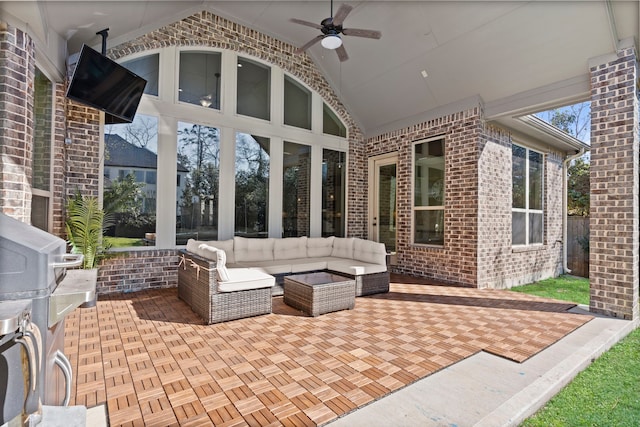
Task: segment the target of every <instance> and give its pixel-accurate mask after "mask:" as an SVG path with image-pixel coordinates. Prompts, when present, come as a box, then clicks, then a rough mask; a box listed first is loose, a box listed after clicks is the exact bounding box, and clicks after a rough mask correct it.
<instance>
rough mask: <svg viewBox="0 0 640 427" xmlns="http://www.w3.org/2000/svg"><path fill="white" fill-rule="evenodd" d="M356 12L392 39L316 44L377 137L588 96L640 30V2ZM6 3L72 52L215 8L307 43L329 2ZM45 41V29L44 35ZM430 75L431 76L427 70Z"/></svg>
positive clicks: (349, 23)
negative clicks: (104, 35) (598, 64)
mask: <svg viewBox="0 0 640 427" xmlns="http://www.w3.org/2000/svg"><path fill="white" fill-rule="evenodd" d="M342 3H348V4H350V5H351V6H353V11H352V12H351V13H350V14H349V16H347V18H346V19H345V22H344V26H345V28H366V29H376V30H379V31H381V32H382V38H381V39H380V40H370V39H363V38H356V37H349V36H344V37H343V40H344V45H345V48H346V49H347V52H348V54H349V57H350V59H349V60H347V61H345V62H342V63H341V62H339V61H338V58H337V56H336V54H335V52H333V51H328V50H325V49H324V48H323V47H322V46H321V45H320V44H319V43H318V44H316V45H314V46H313V47H311V48H310V49H309V50H308V53H309V55H311V57H312V58H313V60H314V61H315V62H316V63H317V64H318V66H319V68H320V69H321V71H322V72H323V73H324V75H325V77H326V78H327V80H328V81H329V83H330V84H331V85H332V86H333V88H334V89H335V91H336V92H337V93H338V96H339V97H340V98H341V99H342V101H343V102H344V104H345V105H346V106H347V108H348V109H349V111H350V112H351V114H352V116H353V117H354V118H355V120H356V121H357V122H358V123H359V125H360V126H361V127H362V129H363V131H364V132H365V134H367V135H375V134H377V133H379V132H383V131H386V130H393V129H398V128H400V127H402V126H405V125H408V124H412V123H415V122H418V121H422V120H424V119H425V118H428V117H432V116H434V115H436V114H441V113H442V112H448V111H459V110H460V107H464V106H465V104H470V103H477V102H478V100H479V101H480V102H482V103H483V104H484V106H485V111H486V113H487V115H488V116H489V118H497V117H501V116H509V115H516V114H523V113H531V112H534V111H535V110H539V109H542V108H546V107H550V106H557V105H560V104H563V103H564V104H567V103H570V102H574V101H577V100H583V99H586V98H587V97H588V91H589V61H590V60H593V59H596V60H597V58H599V57H602V56H603V55H610V54H615V52H616V50H617V48H618V46H619V42H620V41H621V40H626V42H627V44H628V43H629V39H631V38H633V37H638V31H639V29H638V21H639V18H640V16H639V15H640V11H639V7H638V6H639V2H638V1H602V0H582V1H580V0H576V1H558V0H555V1H553V0H552V1H347V2H341V1H336V3H335V5H334V10H336V9H337V8H338V7H339V5H340V4H342ZM0 8H2V9H4V10H5V11H8V13H10V14H11V15H12V16H17V17H18V18H19V19H21V20H22V21H24V22H28V23H29V25H30V27H31V28H33V29H34V31H35V32H36V34H46V32H47V31H53V32H55V33H57V34H58V35H60V37H62V38H63V39H64V40H66V41H67V53H68V54H73V53H75V52H77V51H78V50H79V49H80V47H81V45H82V44H83V43H87V44H89V45H92V46H97V47H99V45H100V37H99V36H96V34H95V33H96V32H97V31H99V30H102V29H104V28H109V29H110V31H109V41H108V45H109V47H111V46H114V45H115V44H117V43H120V42H123V41H126V40H128V39H130V38H133V37H135V36H138V35H140V34H143V33H145V32H147V31H149V30H152V29H155V28H158V27H160V26H162V25H165V24H168V23H171V22H173V21H176V20H179V19H181V18H184V17H186V16H188V15H190V14H192V13H195V12H198V11H201V10H209V11H211V12H212V13H214V14H217V15H220V16H223V17H225V18H229V19H231V20H233V21H236V22H238V23H241V24H244V25H247V26H249V27H252V28H255V29H257V30H259V31H261V32H264V33H266V34H268V35H270V36H273V37H276V38H278V39H280V40H283V41H285V42H288V43H291V44H293V45H295V46H301V45H303V44H304V43H306V42H307V41H309V40H310V39H312V38H313V37H315V36H316V35H318V34H319V30H316V29H314V28H311V27H305V26H302V25H297V24H294V23H292V22H290V21H289V19H290V18H299V19H303V20H306V21H311V22H314V23H320V21H322V19H324V18H326V17H328V16H329V14H330V12H329V10H330V2H329V0H326V1H162V0H149V1H125V0H120V1H86V0H85V1H69V0H67V1H39V2H35V1H29V0H25V1H16V2H14V1H8V2H7V1H5V2H3V5H2V6H0ZM42 37H44V36H42ZM422 71H425V73H426V74H427V77H423V73H422Z"/></svg>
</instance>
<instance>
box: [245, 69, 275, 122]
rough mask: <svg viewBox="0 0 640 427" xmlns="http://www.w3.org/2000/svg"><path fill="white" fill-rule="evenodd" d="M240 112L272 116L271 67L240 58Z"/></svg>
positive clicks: (258, 115)
mask: <svg viewBox="0 0 640 427" xmlns="http://www.w3.org/2000/svg"><path fill="white" fill-rule="evenodd" d="M237 93H238V99H237V102H238V114H242V115H245V116H251V117H256V118H258V119H264V120H269V119H270V118H271V108H270V104H271V69H270V68H269V67H267V66H266V65H262V64H258V63H257V62H253V61H250V60H248V59H244V58H238V92H237Z"/></svg>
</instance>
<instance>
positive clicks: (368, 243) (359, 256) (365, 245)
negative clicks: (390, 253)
mask: <svg viewBox="0 0 640 427" xmlns="http://www.w3.org/2000/svg"><path fill="white" fill-rule="evenodd" d="M353 259H356V260H358V261H362V262H368V263H371V264H379V265H386V264H387V250H386V248H385V246H384V243H378V242H374V241H372V240H364V239H355V240H354V242H353Z"/></svg>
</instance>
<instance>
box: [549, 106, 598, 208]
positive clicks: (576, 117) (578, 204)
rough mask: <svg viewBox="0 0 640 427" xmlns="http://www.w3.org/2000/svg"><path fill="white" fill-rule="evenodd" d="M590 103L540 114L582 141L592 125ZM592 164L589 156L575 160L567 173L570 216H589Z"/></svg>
mask: <svg viewBox="0 0 640 427" xmlns="http://www.w3.org/2000/svg"><path fill="white" fill-rule="evenodd" d="M590 112H591V106H590V104H589V103H588V102H583V103H581V104H575V105H571V106H568V107H563V108H558V109H555V110H549V111H545V112H542V113H539V114H538V117H540V118H541V119H543V120H546V121H547V122H548V123H550V124H552V125H553V126H555V127H557V128H558V129H560V130H563V131H565V132H567V133H568V134H569V135H572V136H574V137H576V138H577V139H580V140H582V141H585V140H586V139H588V135H589V130H590V123H591V120H590V119H591V117H590ZM590 166H591V165H590V163H589V157H588V155H585V156H582V157H581V158H578V159H576V160H574V161H573V162H572V163H571V165H570V166H569V169H568V171H567V175H568V190H567V197H568V200H567V209H568V212H569V215H581V216H589V206H590V194H589V193H590V188H591V187H590V182H589V174H590Z"/></svg>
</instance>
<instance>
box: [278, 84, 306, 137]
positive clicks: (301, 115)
mask: <svg viewBox="0 0 640 427" xmlns="http://www.w3.org/2000/svg"><path fill="white" fill-rule="evenodd" d="M284 124H285V125H291V126H296V127H299V128H303V129H311V91H309V90H308V89H306V88H304V87H303V86H302V85H300V83H298V82H296V81H295V80H293V79H292V78H291V77H289V76H284Z"/></svg>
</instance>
